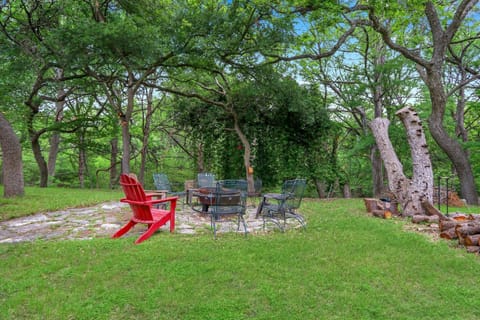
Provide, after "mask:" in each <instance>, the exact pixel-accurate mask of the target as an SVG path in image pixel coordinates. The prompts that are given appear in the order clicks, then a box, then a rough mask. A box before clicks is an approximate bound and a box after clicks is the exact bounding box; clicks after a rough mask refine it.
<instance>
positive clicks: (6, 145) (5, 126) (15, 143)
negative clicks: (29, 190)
mask: <svg viewBox="0 0 480 320" xmlns="http://www.w3.org/2000/svg"><path fill="white" fill-rule="evenodd" d="M0 148H1V150H2V160H3V166H2V175H3V185H4V189H3V196H4V197H6V198H7V197H14V196H23V195H24V193H25V190H24V180H23V165H22V147H21V145H20V141H19V139H18V137H17V135H16V134H15V132H14V131H13V128H12V126H11V125H10V123H9V122H8V121H7V119H6V118H5V117H4V115H3V114H2V113H1V112H0Z"/></svg>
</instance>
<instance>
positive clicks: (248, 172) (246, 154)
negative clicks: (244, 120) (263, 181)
mask: <svg viewBox="0 0 480 320" xmlns="http://www.w3.org/2000/svg"><path fill="white" fill-rule="evenodd" d="M234 128H235V132H236V133H237V136H238V138H239V139H240V141H241V142H242V145H243V150H244V151H243V164H244V166H245V176H246V177H247V185H248V191H247V192H248V194H254V193H255V180H254V177H253V168H252V167H251V165H250V155H251V152H252V150H251V146H250V142H249V141H248V139H247V137H246V136H245V134H244V133H243V131H242V129H240V126H239V125H238V121H237V115H236V114H234Z"/></svg>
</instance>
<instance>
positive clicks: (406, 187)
mask: <svg viewBox="0 0 480 320" xmlns="http://www.w3.org/2000/svg"><path fill="white" fill-rule="evenodd" d="M396 115H397V116H398V117H399V118H400V119H401V120H402V123H403V125H404V126H405V129H406V131H407V139H408V143H409V145H410V150H411V156H412V163H413V177H412V179H409V178H408V177H406V176H405V174H404V172H403V166H402V164H401V163H400V160H398V157H397V155H396V153H395V150H394V148H393V146H392V143H391V141H390V138H389V136H388V126H389V124H390V122H389V121H388V119H384V118H376V119H374V120H373V121H372V122H371V123H370V128H371V129H372V132H373V135H374V137H375V141H376V143H377V146H378V148H379V150H380V155H381V157H382V160H383V162H384V165H385V170H386V172H387V177H388V186H389V188H390V191H391V192H393V193H394V194H395V196H396V200H397V201H398V202H399V204H400V205H401V207H402V213H403V215H404V216H412V215H414V214H423V213H424V209H423V208H422V205H421V202H422V201H424V200H428V201H430V202H432V199H433V171H432V165H431V161H430V155H429V152H428V148H427V143H426V139H425V134H424V131H423V128H422V122H421V121H420V118H419V117H418V114H417V113H416V112H415V111H414V110H413V109H411V108H408V107H406V108H403V109H400V110H399V111H397V113H396Z"/></svg>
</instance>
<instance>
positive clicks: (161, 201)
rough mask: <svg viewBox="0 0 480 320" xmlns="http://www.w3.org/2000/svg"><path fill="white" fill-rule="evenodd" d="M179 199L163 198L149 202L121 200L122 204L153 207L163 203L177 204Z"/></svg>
mask: <svg viewBox="0 0 480 320" xmlns="http://www.w3.org/2000/svg"><path fill="white" fill-rule="evenodd" d="M177 199H178V197H168V198H163V199H153V200H147V201H135V200H129V199H127V198H123V199H120V202H125V203H132V204H140V205H141V204H143V205H152V204H157V203H163V202H174V201H175V202H176V201H177Z"/></svg>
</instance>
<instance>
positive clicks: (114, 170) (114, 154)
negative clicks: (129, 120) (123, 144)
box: [110, 137, 118, 189]
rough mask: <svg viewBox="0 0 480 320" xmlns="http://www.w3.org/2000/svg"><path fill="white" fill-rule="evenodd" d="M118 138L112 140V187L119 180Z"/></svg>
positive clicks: (111, 187)
mask: <svg viewBox="0 0 480 320" xmlns="http://www.w3.org/2000/svg"><path fill="white" fill-rule="evenodd" d="M117 157H118V139H117V138H116V137H115V138H113V139H112V140H110V189H113V188H114V187H115V186H116V184H117V181H118V173H117Z"/></svg>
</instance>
